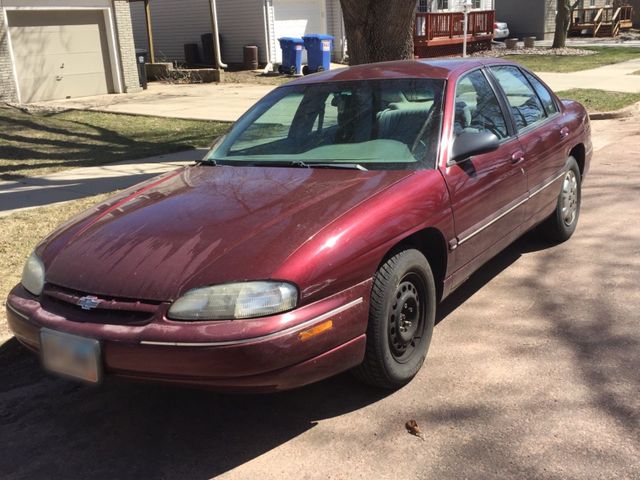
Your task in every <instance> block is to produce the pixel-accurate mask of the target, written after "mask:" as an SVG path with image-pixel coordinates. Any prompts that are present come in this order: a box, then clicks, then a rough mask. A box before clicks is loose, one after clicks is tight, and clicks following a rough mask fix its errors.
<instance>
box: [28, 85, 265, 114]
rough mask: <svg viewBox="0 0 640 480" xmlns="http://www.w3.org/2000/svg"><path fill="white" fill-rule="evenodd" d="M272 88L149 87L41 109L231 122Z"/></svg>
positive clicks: (55, 104) (220, 86)
mask: <svg viewBox="0 0 640 480" xmlns="http://www.w3.org/2000/svg"><path fill="white" fill-rule="evenodd" d="M274 88H275V85H257V84H246V83H202V84H191V85H174V84H171V85H170V84H166V83H157V82H154V83H150V84H149V88H148V90H144V91H142V92H139V93H129V94H124V95H98V96H94V97H83V98H74V99H71V100H55V101H50V102H42V103H38V104H37V105H38V106H43V107H60V108H71V109H79V110H95V111H102V112H113V113H129V114H134V115H153V116H157V117H170V118H184V119H192V120H218V121H226V122H234V121H236V120H237V119H238V117H240V115H242V114H243V113H244V112H245V111H247V110H248V109H249V107H251V106H252V105H253V104H254V103H256V102H257V101H258V100H259V99H261V98H262V97H264V96H265V95H266V94H267V93H269V92H270V91H271V90H273V89H274Z"/></svg>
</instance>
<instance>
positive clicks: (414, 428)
mask: <svg viewBox="0 0 640 480" xmlns="http://www.w3.org/2000/svg"><path fill="white" fill-rule="evenodd" d="M404 426H405V427H406V429H407V432H409V433H410V434H411V435H415V436H416V437H418V438H420V439H422V440H423V441H424V440H426V439H427V438H426V436H425V434H424V433H423V432H422V430H420V427H419V426H418V422H416V421H415V420H409V421H408V422H407V423H405V425H404Z"/></svg>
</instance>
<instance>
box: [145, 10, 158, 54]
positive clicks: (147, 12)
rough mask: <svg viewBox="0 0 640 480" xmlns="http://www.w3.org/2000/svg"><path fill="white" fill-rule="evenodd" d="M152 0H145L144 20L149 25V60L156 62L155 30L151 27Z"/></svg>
mask: <svg viewBox="0 0 640 480" xmlns="http://www.w3.org/2000/svg"><path fill="white" fill-rule="evenodd" d="M150 3H151V2H150V0H144V21H145V23H146V25H147V43H148V44H149V61H150V62H151V63H156V51H155V48H154V46H153V31H152V29H151V5H150Z"/></svg>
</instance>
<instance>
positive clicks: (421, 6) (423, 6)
mask: <svg viewBox="0 0 640 480" xmlns="http://www.w3.org/2000/svg"><path fill="white" fill-rule="evenodd" d="M429 3H431V0H420V1H419V2H418V13H429Z"/></svg>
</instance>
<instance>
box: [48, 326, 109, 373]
mask: <svg viewBox="0 0 640 480" xmlns="http://www.w3.org/2000/svg"><path fill="white" fill-rule="evenodd" d="M40 348H41V351H42V363H43V364H44V367H45V368H46V369H47V370H50V371H52V372H55V373H59V374H61V375H65V376H68V377H72V378H77V379H80V380H84V381H87V382H91V383H98V382H99V381H100V342H98V341H97V340H94V339H91V338H84V337H78V336H76V335H70V334H68V333H62V332H57V331H55V330H49V329H47V328H43V329H42V330H40Z"/></svg>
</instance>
